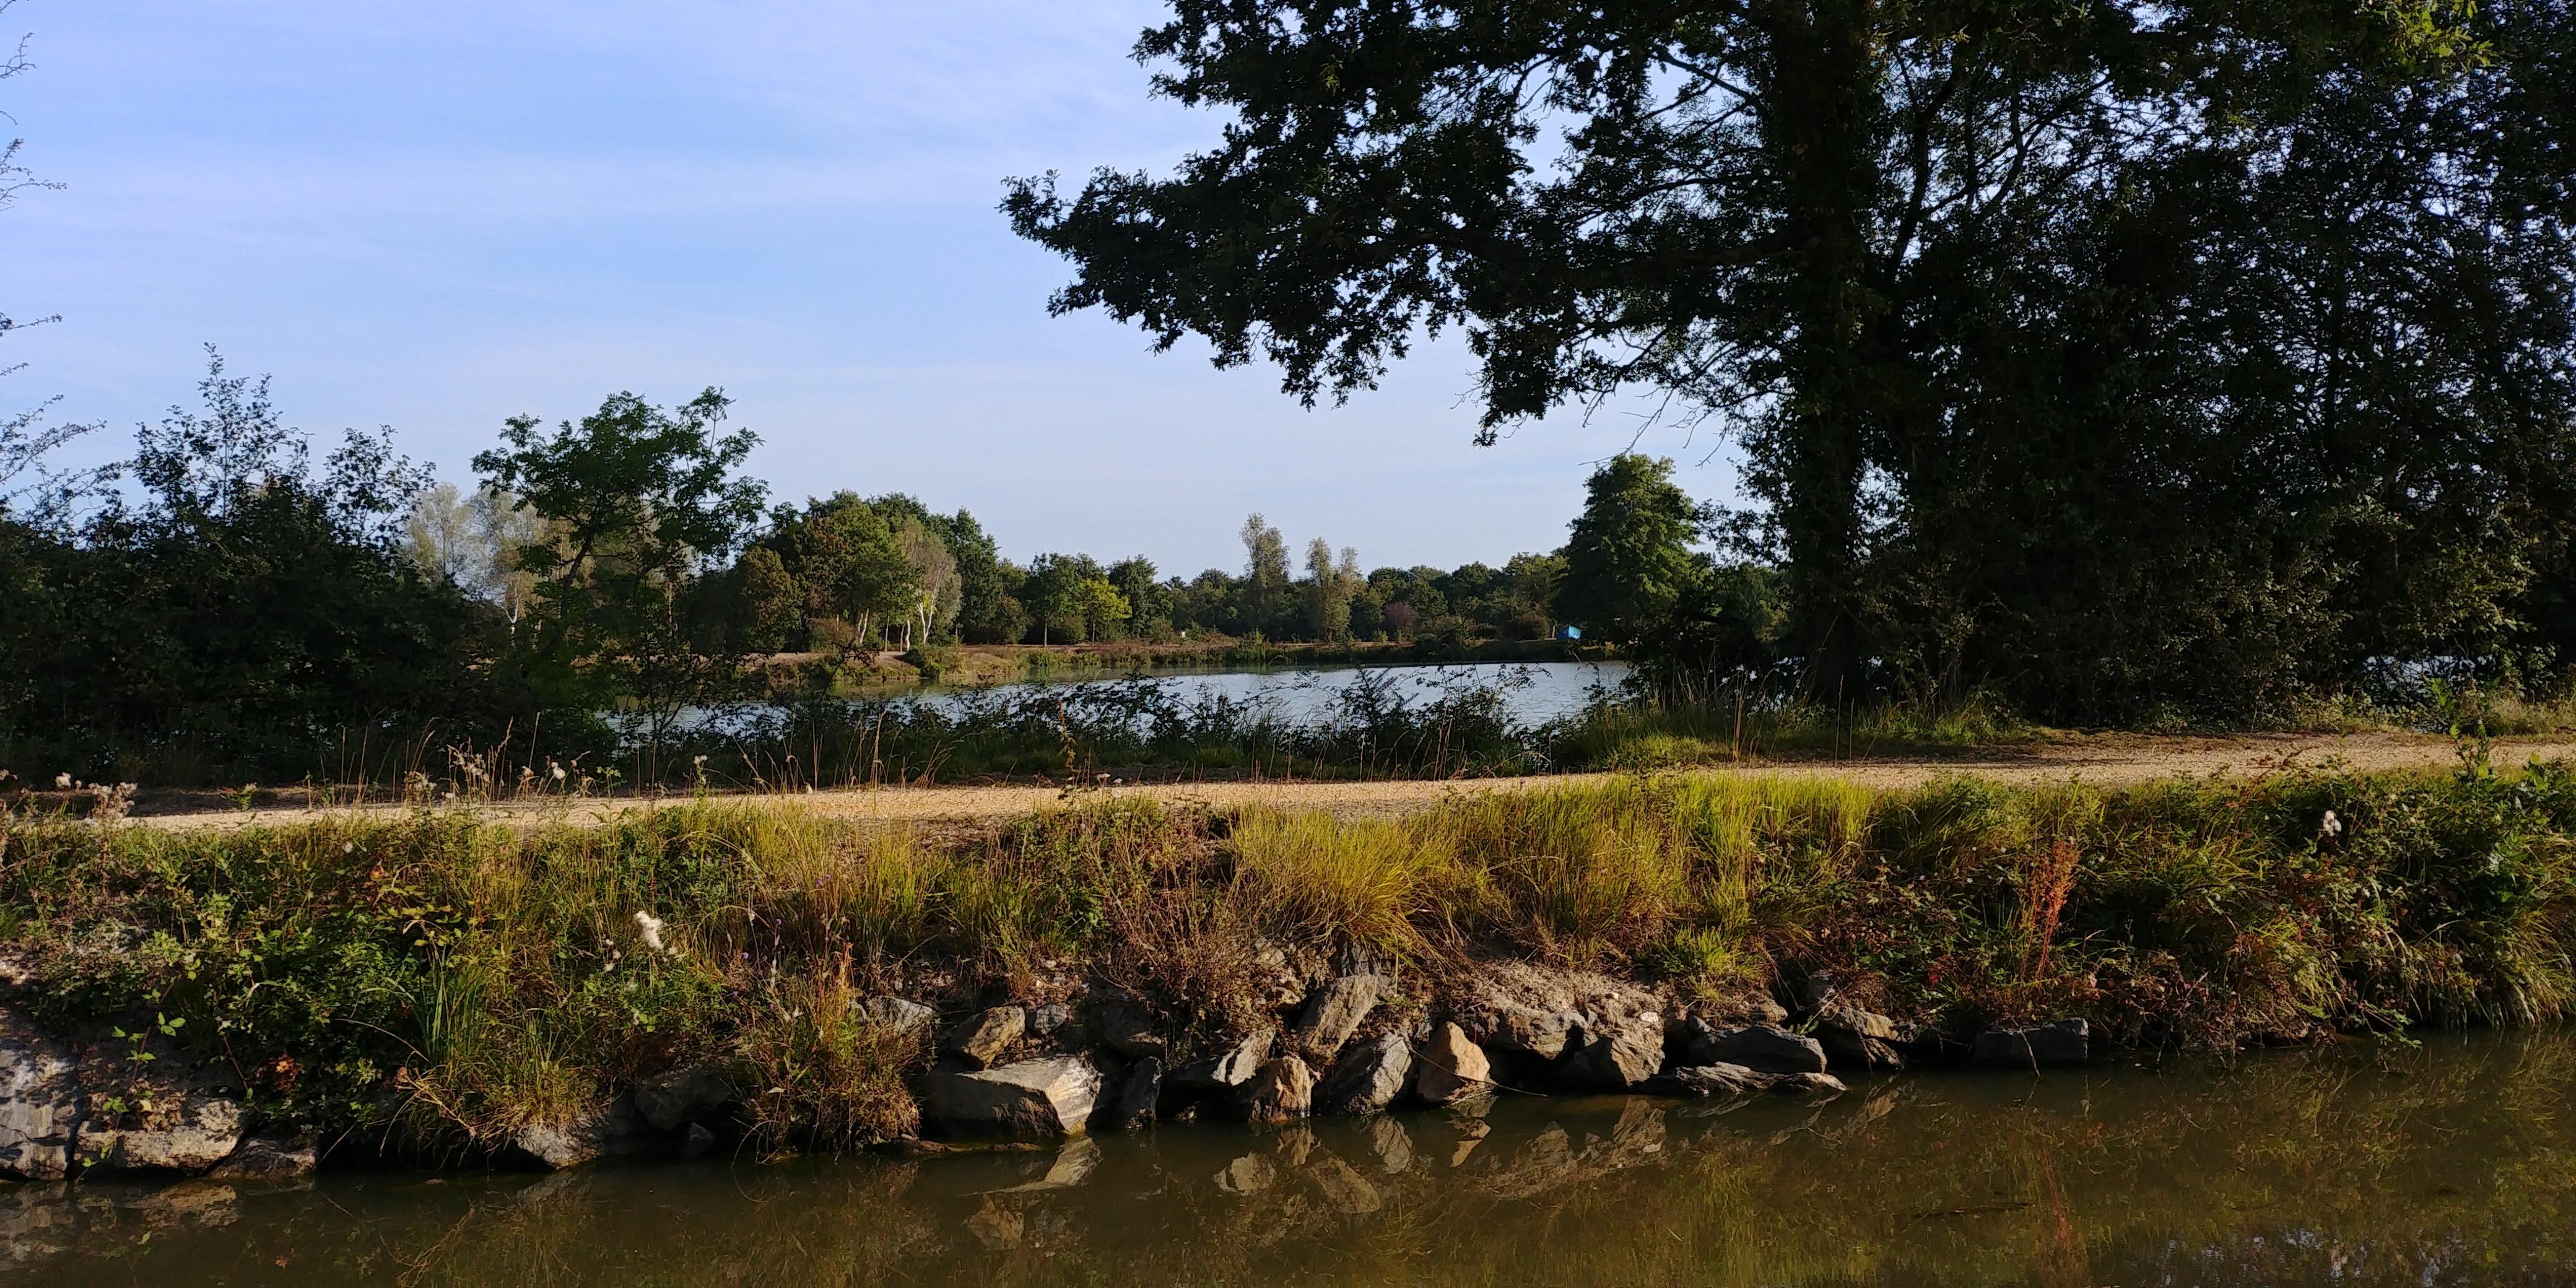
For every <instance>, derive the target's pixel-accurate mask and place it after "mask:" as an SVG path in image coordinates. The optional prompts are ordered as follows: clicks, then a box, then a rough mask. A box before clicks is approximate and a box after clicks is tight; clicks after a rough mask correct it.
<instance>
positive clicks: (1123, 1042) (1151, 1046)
mask: <svg viewBox="0 0 2576 1288" xmlns="http://www.w3.org/2000/svg"><path fill="white" fill-rule="evenodd" d="M1087 1025H1088V1027H1089V1028H1090V1030H1091V1035H1092V1037H1093V1039H1094V1040H1096V1041H1098V1042H1099V1043H1100V1045H1102V1046H1105V1047H1107V1048H1109V1049H1110V1050H1112V1051H1114V1052H1117V1053H1118V1055H1119V1056H1120V1057H1122V1058H1124V1059H1129V1060H1146V1059H1152V1060H1160V1059H1163V1058H1164V1056H1165V1055H1166V1054H1167V1053H1168V1052H1169V1050H1170V1048H1169V1047H1168V1046H1167V1045H1166V1044H1165V1043H1164V1041H1163V1035H1162V1034H1160V1033H1158V1032H1156V1031H1155V1030H1154V1017H1153V1016H1152V1015H1151V1014H1149V1013H1148V1012H1147V1011H1146V1009H1145V1007H1144V1006H1143V1005H1142V1004H1141V1003H1138V1002H1136V1001H1135V1000H1134V999H1132V998H1125V997H1113V998H1111V999H1109V1000H1107V1001H1105V1002H1102V1003H1100V1004H1099V1005H1098V1006H1096V1007H1094V1008H1093V1009H1092V1011H1091V1014H1090V1017H1089V1019H1088V1021H1087Z"/></svg>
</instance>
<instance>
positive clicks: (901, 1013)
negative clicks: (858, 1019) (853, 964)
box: [858, 993, 939, 1033]
mask: <svg viewBox="0 0 2576 1288" xmlns="http://www.w3.org/2000/svg"><path fill="white" fill-rule="evenodd" d="M858 1013H859V1014H860V1015H861V1016H863V1017H865V1018H866V1019H867V1020H868V1021H869V1022H871V1023H873V1024H875V1025H877V1026H878V1027H879V1028H883V1029H886V1030H888V1031H890V1032H894V1033H914V1032H918V1031H920V1030H923V1029H927V1028H929V1027H930V1026H931V1025H933V1024H936V1023H938V1022H939V1012H937V1011H934V1010H932V1009H930V1008H929V1007H927V1006H924V1005H922V1004H921V1003H919V1002H913V1001H907V1000H905V999H903V998H900V997H888V996H886V995H884V994H882V993H880V994H878V995H877V996H875V997H870V998H865V999H862V1000H861V1001H860V1002H859V1004H858Z"/></svg>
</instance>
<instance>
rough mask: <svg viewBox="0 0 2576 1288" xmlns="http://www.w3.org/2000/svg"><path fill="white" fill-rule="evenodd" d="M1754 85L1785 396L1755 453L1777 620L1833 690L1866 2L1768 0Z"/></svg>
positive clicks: (1843, 635) (1867, 119)
mask: <svg viewBox="0 0 2576 1288" xmlns="http://www.w3.org/2000/svg"><path fill="white" fill-rule="evenodd" d="M1760 12H1761V13H1762V22H1763V25H1764V26H1765V28H1766V29H1767V30H1768V31H1769V32H1770V39H1769V41H1768V46H1769V48H1768V54H1769V59H1768V66H1767V67H1766V69H1765V70H1766V73H1767V74H1766V75H1765V76H1764V77H1763V80H1762V83H1761V84H1760V85H1759V86H1758V93H1759V96H1760V98H1761V100H1762V103H1763V106H1764V111H1763V115H1762V121H1761V130H1762V135H1763V143H1764V151H1765V152H1766V154H1767V159H1768V162H1769V165H1770V168H1771V172H1772V180H1773V182H1774V184H1776V192H1777V194H1778V197H1779V201H1780V208H1781V211H1782V214H1783V215H1784V216H1785V218H1784V220H1783V235H1784V236H1785V237H1787V238H1789V239H1790V241H1791V245H1790V248H1789V249H1790V253H1789V255H1788V256H1787V257H1786V260H1787V267H1786V269H1785V271H1784V272H1783V274H1782V277H1781V279H1780V280H1779V282H1778V283H1777V289H1778V290H1779V292H1780V297H1779V302H1780V305H1781V308H1782V312H1783V314H1784V315H1785V316H1786V317H1787V318H1788V320H1789V322H1790V327H1791V330H1790V332H1789V335H1788V338H1787V340H1786V341H1785V342H1784V344H1783V345H1782V347H1781V353H1780V363H1781V374H1782V377H1783V379H1784V382H1785V384H1786V394H1785V396H1784V398H1783V399H1782V401H1781V404H1780V406H1779V408H1778V409H1777V411H1776V412H1775V413H1774V416H1773V420H1772V423H1771V424H1770V425H1768V426H1766V427H1765V428H1764V429H1763V430H1762V431H1761V433H1760V434H1758V435H1757V436H1756V439H1755V442H1754V448H1755V451H1756V452H1757V454H1758V455H1759V456H1761V457H1762V458H1763V463H1764V464H1765V465H1766V466H1767V467H1768V472H1769V473H1770V474H1771V476H1772V478H1771V481H1770V484H1771V485H1770V489H1769V490H1771V491H1773V492H1774V496H1773V497H1772V500H1773V502H1774V505H1775V513H1776V514H1777V515H1778V518H1779V523H1780V528H1781V532H1782V534H1783V536H1784V537H1785V538H1786V540H1787V545H1788V549H1787V552H1786V553H1787V555H1788V570H1787V572H1788V578H1787V580H1788V591H1789V597H1790V603H1791V609H1790V611H1791V614H1792V618H1791V622H1792V630H1793V632H1794V635H1795V639H1796V641H1797V644H1798V647H1799V649H1800V650H1801V651H1802V653H1803V654H1804V656H1805V658H1806V664H1807V674H1806V678H1805V684H1806V688H1807V692H1808V693H1809V695H1810V696H1813V695H1817V694H1824V693H1838V692H1843V691H1846V690H1847V689H1849V688H1850V687H1851V686H1852V685H1853V684H1854V683H1855V682H1856V681H1857V680H1858V679H1859V678H1860V677H1859V676H1858V670H1859V666H1860V662H1861V659H1862V658H1863V657H1864V656H1865V655H1866V653H1865V649H1864V647H1863V646H1864V641H1863V640H1862V638H1861V620H1860V593H1859V592H1860V586H1859V575H1860V553H1861V551H1860V543H1861V519H1860V487H1861V476H1862V470H1863V467H1864V464H1865V461H1866V458H1865V455H1864V450H1865V448H1864V443H1865V436H1866V433H1867V430H1868V427H1869V421H1870V418H1871V416H1872V415H1873V408H1872V401H1873V397H1874V394H1875V392H1876V390H1875V384H1874V380H1873V375H1872V371H1871V368H1872V366H1873V365H1874V363H1873V357H1874V355H1873V354H1872V352H1871V349H1872V344H1871V336H1872V335H1873V333H1874V332H1875V331H1876V329H1877V328H1876V327H1875V325H1874V322H1875V319H1876V318H1877V316H1878V315H1879V314H1880V313H1881V312H1882V311H1883V310H1884V308H1885V303H1886V301H1885V298H1884V297H1883V295H1882V294H1881V293H1880V292H1879V290H1878V289H1877V276H1878V273H1877V257H1876V255H1875V252H1874V249H1873V247H1872V245H1871V241H1870V230H1871V212H1872V211H1873V210H1875V209H1876V208H1877V206H1878V205H1879V196H1880V194H1879V191H1878V189H1879V186H1880V184H1881V183H1882V182H1883V179H1882V175H1881V170H1880V164H1879V162H1880V158H1881V155H1882V154H1881V142H1882V139H1883V138H1884V130H1885V117H1886V107H1885V101H1884V98H1883V95H1882V91H1883V84H1882V81H1883V76H1884V73H1883V70H1882V65H1881V63H1880V61H1879V59H1878V57H1877V54H1876V52H1875V39H1876V28H1877V6H1876V0H1804V2H1803V3H1802V2H1801V0H1768V3H1766V4H1765V6H1764V8H1763V9H1762V10H1761V11H1760Z"/></svg>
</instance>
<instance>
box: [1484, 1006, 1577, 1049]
mask: <svg viewBox="0 0 2576 1288" xmlns="http://www.w3.org/2000/svg"><path fill="white" fill-rule="evenodd" d="M1470 1020H1471V1022H1472V1023H1473V1024H1474V1026H1475V1039H1476V1043H1477V1045H1479V1046H1484V1047H1490V1048H1492V1049H1493V1050H1496V1051H1502V1052H1507V1053H1511V1054H1517V1055H1528V1056H1535V1057H1537V1058H1538V1059H1541V1060H1553V1059H1556V1058H1557V1057H1559V1056H1561V1055H1564V1054H1565V1050H1566V1048H1567V1047H1568V1046H1570V1045H1572V1044H1573V1043H1574V1041H1575V1039H1576V1038H1577V1037H1578V1036H1580V1034H1581V1033H1582V1030H1583V1017H1582V1016H1581V1015H1578V1014H1576V1013H1574V1012H1572V1011H1542V1010H1538V1009H1536V1008H1533V1007H1526V1006H1517V1005H1513V1004H1510V1003H1492V1004H1488V1005H1486V1006H1484V1007H1482V1008H1479V1009H1478V1010H1477V1011H1476V1012H1475V1013H1474V1014H1473V1015H1472V1016H1471V1017H1470Z"/></svg>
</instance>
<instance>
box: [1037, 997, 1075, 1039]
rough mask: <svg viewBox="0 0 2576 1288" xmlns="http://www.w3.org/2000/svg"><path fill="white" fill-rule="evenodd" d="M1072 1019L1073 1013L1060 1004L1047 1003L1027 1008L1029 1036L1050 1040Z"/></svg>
mask: <svg viewBox="0 0 2576 1288" xmlns="http://www.w3.org/2000/svg"><path fill="white" fill-rule="evenodd" d="M1072 1019H1073V1011H1072V1010H1071V1009H1070V1008H1068V1007H1066V1006H1065V1004H1064V1003H1062V1002H1049V1003H1047V1004H1046V1005H1044V1006H1033V1007H1030V1008H1029V1036H1030V1037H1033V1038H1051V1037H1054V1036H1055V1034H1056V1030H1058V1029H1061V1028H1063V1027H1064V1026H1065V1024H1066V1023H1067V1022H1068V1021H1070V1020H1072Z"/></svg>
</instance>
